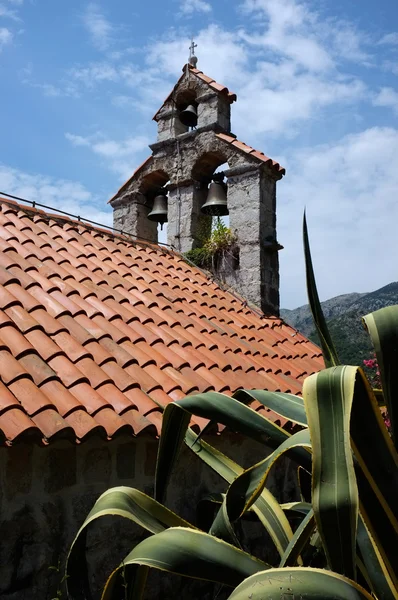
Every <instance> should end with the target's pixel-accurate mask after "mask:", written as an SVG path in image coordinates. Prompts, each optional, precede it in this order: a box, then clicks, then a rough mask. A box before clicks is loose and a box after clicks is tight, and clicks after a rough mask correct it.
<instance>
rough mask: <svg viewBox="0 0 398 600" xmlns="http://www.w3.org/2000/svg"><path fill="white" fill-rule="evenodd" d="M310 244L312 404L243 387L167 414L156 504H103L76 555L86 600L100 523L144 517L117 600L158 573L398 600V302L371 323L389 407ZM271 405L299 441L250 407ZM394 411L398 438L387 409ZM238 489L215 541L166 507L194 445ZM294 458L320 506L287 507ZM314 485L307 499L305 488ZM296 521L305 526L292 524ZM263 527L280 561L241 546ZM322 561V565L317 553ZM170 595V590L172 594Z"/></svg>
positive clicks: (107, 597) (256, 597)
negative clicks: (196, 425)
mask: <svg viewBox="0 0 398 600" xmlns="http://www.w3.org/2000/svg"><path fill="white" fill-rule="evenodd" d="M304 247H305V257H306V269H307V286H308V294H309V299H310V305H311V309H312V312H313V316H314V320H315V324H316V326H317V330H318V334H319V338H320V340H321V345H322V350H323V355H324V360H325V366H326V368H325V369H324V370H322V371H321V372H319V373H316V374H314V375H311V376H310V377H308V378H307V379H306V380H305V382H304V387H303V398H300V397H297V396H293V395H291V394H284V393H277V392H269V391H264V390H257V391H253V390H251V391H245V390H239V391H238V392H236V393H235V394H234V396H233V397H232V398H230V397H228V396H225V395H223V394H218V393H213V392H210V393H206V394H197V395H194V396H188V397H187V398H185V399H183V400H181V401H178V402H174V403H171V404H169V405H168V406H167V407H166V409H165V411H164V417H163V425H162V433H161V438H160V442H159V450H158V458H157V469H156V475H155V498H151V497H150V496H148V495H146V494H144V493H142V492H140V491H139V490H136V489H131V488H127V487H118V488H113V489H110V490H108V491H107V492H105V493H104V494H103V495H102V496H101V497H100V498H99V499H98V501H97V502H96V504H95V505H94V507H93V509H92V511H91V512H90V514H89V516H88V517H87V519H86V521H85V522H84V524H83V526H82V527H81V529H80V531H79V532H78V534H77V536H76V538H75V541H74V542H73V545H72V547H71V550H70V553H69V557H68V561H67V572H66V575H67V588H68V594H69V598H71V599H72V600H83V599H84V600H89V599H90V598H91V594H90V589H89V582H88V576H87V569H86V568H85V565H86V562H85V536H86V532H87V526H88V525H89V524H90V523H91V522H92V521H94V520H95V519H98V518H99V517H101V516H104V515H109V514H111V515H118V516H120V517H124V518H127V519H131V520H132V521H134V522H135V523H138V524H139V525H141V526H142V527H144V528H145V529H146V530H147V531H148V532H149V533H150V534H152V535H150V536H149V537H147V538H146V539H145V540H144V541H143V542H141V543H139V544H137V545H136V546H135V548H133V549H132V551H131V552H130V554H129V555H128V556H126V558H125V560H124V561H123V563H122V564H121V565H120V566H119V567H118V568H117V569H116V570H115V571H114V572H113V573H112V574H111V575H110V577H109V579H108V581H107V584H106V586H105V589H104V591H103V595H102V599H103V600H116V599H118V600H119V599H120V598H129V599H140V598H142V597H143V594H144V592H145V585H146V580H147V575H148V572H149V569H160V570H162V571H168V572H170V573H175V574H179V575H183V576H186V577H191V578H197V579H202V580H208V581H212V582H216V583H218V584H221V585H223V586H226V587H227V588H229V589H230V590H231V595H230V596H229V597H230V599H231V600H247V599H251V600H268V599H269V600H275V599H276V598H278V599H284V600H287V599H289V600H294V599H295V598H300V599H302V600H304V599H307V598H308V599H311V600H316V599H330V600H332V599H333V600H359V599H368V600H369V599H371V598H377V599H378V600H390V599H391V600H392V599H395V600H397V599H398V454H397V448H396V444H397V439H398V437H397V436H398V432H397V418H398V417H397V410H398V402H397V398H398V368H397V367H398V360H397V358H398V356H397V354H398V306H393V307H388V308H385V309H381V310H378V311H376V312H374V313H372V314H370V315H367V316H366V317H364V319H363V320H364V324H365V326H366V328H367V329H368V332H369V334H370V336H371V339H372V341H373V344H374V347H375V352H376V357H377V361H378V364H379V368H380V373H381V381H382V393H380V392H378V394H377V398H376V395H375V393H374V391H373V390H372V389H371V387H370V385H369V383H368V381H367V379H366V377H365V374H364V372H363V371H362V369H361V368H360V367H352V366H342V365H340V364H339V360H338V356H337V353H336V351H335V348H334V345H333V342H332V340H331V338H330V335H329V333H328V330H327V327H326V322H325V319H324V317H323V314H322V310H321V306H320V303H319V298H318V294H317V290H316V285H315V280H314V274H313V268H312V262H311V256H310V250H309V242H308V235H307V227H306V223H305V219H304ZM253 400H257V401H258V402H260V403H262V404H263V405H264V406H266V407H267V408H270V409H271V410H272V411H274V412H275V413H277V414H279V415H280V416H282V417H284V418H286V419H288V420H289V421H291V422H292V423H295V424H297V426H298V427H299V428H300V429H299V431H298V432H296V433H294V434H290V433H288V432H287V431H285V430H284V429H282V428H280V427H279V426H278V425H276V424H275V423H274V422H272V421H271V420H268V419H267V418H266V417H264V416H263V415H261V414H259V413H257V412H255V411H254V410H253V409H251V408H250V403H251V402H252V401H253ZM380 401H381V402H384V403H385V405H386V406H387V408H388V412H389V415H390V420H391V432H392V435H391V437H390V436H389V434H388V432H387V430H386V427H385V425H384V422H383V419H382V416H381V413H380V406H379V404H380ZM192 415H196V416H200V417H204V418H207V419H209V420H210V422H217V423H222V424H224V425H226V426H227V427H229V428H230V429H231V430H233V431H237V432H240V433H241V434H243V435H245V436H247V437H249V438H251V439H253V440H256V441H257V442H260V443H262V444H264V455H265V457H264V459H263V460H261V461H260V462H258V463H257V464H254V465H253V466H251V467H250V468H248V469H243V468H242V467H241V466H240V465H239V464H237V463H236V462H234V461H233V460H231V459H230V458H229V457H227V456H225V455H224V454H222V453H221V452H220V451H219V450H217V449H216V448H214V447H212V446H211V445H210V444H208V443H207V442H205V441H204V440H203V437H202V436H201V437H200V438H199V437H198V436H197V435H196V434H195V433H194V432H193V431H192V430H191V429H190V427H189V424H190V421H191V416H192ZM184 444H185V445H186V446H187V447H188V448H189V449H190V450H191V451H192V452H195V453H196V454H197V456H198V458H199V459H201V460H202V461H203V462H205V463H206V464H207V465H208V466H209V467H210V468H211V469H213V470H214V471H216V472H217V473H218V474H219V475H220V476H221V477H222V478H223V479H224V480H225V481H226V483H227V484H228V485H227V489H226V493H225V494H213V495H209V496H208V498H207V505H211V506H213V508H214V511H213V513H214V514H215V517H214V518H212V519H211V523H210V525H209V527H208V528H207V530H206V531H203V530H200V529H198V528H197V527H196V526H195V525H193V524H191V523H188V522H187V521H185V520H183V519H182V518H181V517H179V516H178V515H177V514H175V513H173V512H172V511H170V510H169V509H168V508H166V507H165V506H164V505H163V504H162V502H163V500H164V498H165V494H166V491H167V486H168V482H169V478H170V474H171V472H172V470H173V467H174V465H175V463H176V461H177V460H178V454H179V452H180V450H181V448H182V446H183V445H184ZM284 455H287V456H288V457H289V458H290V459H291V460H293V461H295V463H296V464H297V465H298V466H299V471H300V473H301V476H300V477H299V478H298V480H299V482H300V483H302V482H305V479H306V477H311V492H312V493H311V498H310V500H311V502H309V501H305V494H304V492H303V499H302V501H301V502H293V503H289V504H279V503H278V501H277V500H276V498H275V497H274V496H273V495H272V494H271V492H270V491H269V490H268V489H267V487H266V485H267V481H268V479H269V474H270V470H271V468H272V467H273V466H274V465H275V464H276V463H277V461H279V460H280V459H281V457H282V456H284ZM304 487H305V486H304V483H303V489H304ZM292 515H294V516H295V517H296V521H297V518H298V519H299V525H298V526H297V527H292V523H293V519H292ZM248 517H250V518H256V519H258V521H259V527H263V528H264V529H265V531H266V532H267V533H268V537H267V539H270V540H271V541H272V543H273V545H274V546H275V548H276V550H277V553H278V556H279V558H278V561H277V564H272V565H271V564H268V563H266V562H264V561H263V560H262V559H260V558H257V557H255V556H253V555H251V554H249V553H248V552H246V551H244V550H243V549H242V548H241V544H240V540H239V537H238V535H237V528H236V525H237V524H238V522H240V521H243V527H244V520H245V519H246V518H248ZM315 553H316V555H317V560H318V562H317V567H322V568H314V566H311V565H313V557H314V554H315ZM158 597H159V598H161V597H162V594H161V593H159V596H158Z"/></svg>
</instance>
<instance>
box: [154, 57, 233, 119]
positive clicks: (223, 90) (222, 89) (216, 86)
mask: <svg viewBox="0 0 398 600" xmlns="http://www.w3.org/2000/svg"><path fill="white" fill-rule="evenodd" d="M187 69H189V72H190V73H193V74H194V75H196V77H197V78H198V79H201V80H202V81H204V82H205V83H207V85H208V86H209V87H210V88H211V89H213V90H214V91H215V92H218V93H220V94H224V95H226V96H227V98H228V101H229V103H230V104H232V103H233V102H235V101H236V100H237V95H236V94H234V92H231V91H230V90H229V89H228V88H227V86H225V85H223V84H222V83H217V81H216V80H215V79H213V78H212V77H208V76H207V75H205V74H204V73H203V71H199V69H196V68H195V67H193V66H192V65H190V64H189V63H188V64H186V65H184V66H183V68H182V75H181V77H180V78H179V80H178V81H177V83H176V84H175V86H174V87H173V89H172V91H171V92H170V94H169V95H168V96H167V98H165V100H164V102H163V104H162V106H161V107H160V108H159V110H157V111H156V113H155V114H154V115H153V117H152V119H153V120H154V121H156V120H157V116H158V114H159V113H160V111H161V110H162V108H163V106H164V105H165V104H166V102H168V101H169V100H170V98H171V97H172V96H173V93H174V90H175V89H176V88H177V87H178V85H179V84H180V82H181V81H182V80H183V79H184V77H185V74H186V72H187Z"/></svg>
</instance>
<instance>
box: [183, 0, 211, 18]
mask: <svg viewBox="0 0 398 600" xmlns="http://www.w3.org/2000/svg"><path fill="white" fill-rule="evenodd" d="M211 11H212V7H211V4H210V3H209V2H205V0H183V1H182V2H181V4H180V13H181V14H182V15H193V14H194V13H195V12H199V13H210V12H211Z"/></svg>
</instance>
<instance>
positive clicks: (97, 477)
mask: <svg viewBox="0 0 398 600" xmlns="http://www.w3.org/2000/svg"><path fill="white" fill-rule="evenodd" d="M111 466H112V464H111V455H110V452H109V449H108V448H107V447H106V446H103V447H102V448H93V449H92V450H89V451H88V452H87V454H86V456H85V460H84V467H83V478H84V481H85V482H86V483H106V482H108V481H109V479H110V475H111Z"/></svg>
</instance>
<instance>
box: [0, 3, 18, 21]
mask: <svg viewBox="0 0 398 600" xmlns="http://www.w3.org/2000/svg"><path fill="white" fill-rule="evenodd" d="M0 17H3V18H7V19H11V20H12V21H20V18H19V17H18V14H17V12H16V11H15V10H14V9H12V8H9V7H8V6H6V5H5V4H0Z"/></svg>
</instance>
